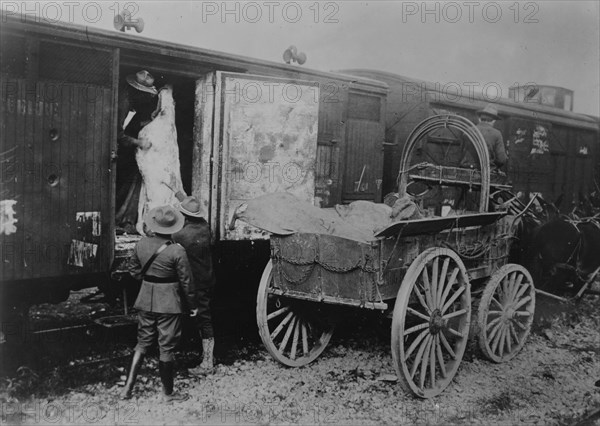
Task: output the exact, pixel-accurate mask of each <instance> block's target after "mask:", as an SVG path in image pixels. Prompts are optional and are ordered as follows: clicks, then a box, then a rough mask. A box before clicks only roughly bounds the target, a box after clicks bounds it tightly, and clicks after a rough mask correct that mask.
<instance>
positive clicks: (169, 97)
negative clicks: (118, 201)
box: [135, 85, 183, 235]
mask: <svg viewBox="0 0 600 426" xmlns="http://www.w3.org/2000/svg"><path fill="white" fill-rule="evenodd" d="M157 111H158V113H157V115H156V117H155V118H154V119H153V120H152V121H151V122H150V123H149V124H148V125H147V126H145V127H144V128H143V129H142V130H141V131H140V133H139V135H138V139H139V141H140V145H139V146H138V148H137V151H136V154H135V159H136V161H137V165H138V168H139V169H140V173H141V175H142V188H141V190H140V202H139V204H138V220H137V224H136V229H137V231H138V232H139V233H140V234H141V235H145V233H144V215H145V214H146V212H148V211H149V210H150V209H153V208H154V207H158V206H164V205H166V204H170V205H173V204H174V203H175V202H177V199H176V198H175V193H176V192H177V191H183V185H182V184H181V172H180V169H179V148H178V146H177V129H176V128H175V102H174V101H173V88H172V87H171V86H170V85H166V86H165V87H163V88H162V89H161V90H160V92H159V93H158V106H157Z"/></svg>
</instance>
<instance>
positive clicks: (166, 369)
mask: <svg viewBox="0 0 600 426" xmlns="http://www.w3.org/2000/svg"><path fill="white" fill-rule="evenodd" d="M173 368H174V362H173V361H169V362H164V361H159V362H158V371H159V373H160V381H161V382H162V388H163V399H164V401H165V402H178V401H185V400H187V399H188V398H189V395H188V394H187V393H179V392H174V391H173Z"/></svg>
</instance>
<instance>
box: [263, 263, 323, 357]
mask: <svg viewBox="0 0 600 426" xmlns="http://www.w3.org/2000/svg"><path fill="white" fill-rule="evenodd" d="M274 288H275V285H274V280H273V262H272V261H271V260H270V261H269V263H268V264H267V267H266V268H265V270H264V272H263V275H262V278H261V280H260V285H259V288H258V295H257V297H256V320H257V324H258V332H259V334H260V338H261V339H262V341H263V343H264V345H265V347H266V348H267V350H268V351H269V353H270V354H271V356H272V357H273V358H275V359H276V360H277V361H279V362H281V363H282V364H284V365H287V366H290V367H301V366H304V365H306V364H308V363H310V362H312V361H314V360H315V359H316V358H317V357H318V356H319V355H320V354H321V353H322V352H323V350H324V349H325V347H326V346H327V344H328V343H329V340H330V339H331V335H332V334H333V329H334V325H333V323H332V322H331V321H330V320H329V319H328V317H327V316H326V315H323V314H322V313H321V312H320V311H319V309H318V308H317V306H316V303H315V302H306V301H302V300H296V299H291V298H287V297H283V296H280V295H277V294H274V293H273V290H274Z"/></svg>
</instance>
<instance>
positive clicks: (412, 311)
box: [407, 306, 430, 321]
mask: <svg viewBox="0 0 600 426" xmlns="http://www.w3.org/2000/svg"><path fill="white" fill-rule="evenodd" d="M407 310H408V312H410V313H411V314H413V315H415V316H417V317H419V318H421V319H424V320H425V321H429V320H430V317H429V316H427V315H424V314H422V313H421V312H419V311H416V310H414V309H413V308H411V307H410V306H409V307H408V308H407Z"/></svg>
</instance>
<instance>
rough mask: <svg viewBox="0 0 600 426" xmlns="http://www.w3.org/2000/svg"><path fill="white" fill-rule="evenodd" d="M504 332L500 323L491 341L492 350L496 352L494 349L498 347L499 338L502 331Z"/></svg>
mask: <svg viewBox="0 0 600 426" xmlns="http://www.w3.org/2000/svg"><path fill="white" fill-rule="evenodd" d="M503 332H504V327H502V324H501V325H500V327H499V329H498V333H497V334H496V336H495V337H494V340H493V341H492V347H491V349H492V352H493V353H496V349H498V344H499V343H500V339H501V338H502V333H503Z"/></svg>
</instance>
